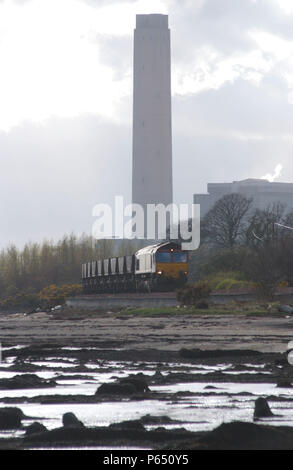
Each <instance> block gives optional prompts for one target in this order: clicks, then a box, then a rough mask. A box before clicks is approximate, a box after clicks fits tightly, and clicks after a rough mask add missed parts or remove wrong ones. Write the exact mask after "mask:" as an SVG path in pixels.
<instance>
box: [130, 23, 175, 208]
mask: <svg viewBox="0 0 293 470" xmlns="http://www.w3.org/2000/svg"><path fill="white" fill-rule="evenodd" d="M172 200H173V181H172V122H171V58H170V30H169V27H168V16H167V15H160V14H152V15H136V29H135V31H134V69H133V156H132V203H133V204H141V205H142V206H143V207H145V206H146V205H147V204H158V203H163V204H165V205H168V204H170V203H171V202H172Z"/></svg>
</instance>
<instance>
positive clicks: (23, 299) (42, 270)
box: [0, 234, 138, 309]
mask: <svg viewBox="0 0 293 470" xmlns="http://www.w3.org/2000/svg"><path fill="white" fill-rule="evenodd" d="M137 249H138V246H137V244H135V243H133V242H132V243H131V242H127V241H122V242H121V243H120V245H119V246H118V248H117V249H116V251H115V241H113V240H101V241H99V242H96V241H94V240H93V239H92V237H90V236H87V235H82V236H81V237H79V238H78V237H76V236H75V235H73V234H72V235H69V236H65V237H63V238H62V240H59V241H58V242H56V243H54V242H52V241H46V240H45V241H44V242H43V243H40V244H39V243H28V244H26V245H25V246H24V248H23V249H18V248H17V247H16V246H14V245H11V246H9V247H8V248H7V249H5V250H2V251H1V252H0V308H2V309H14V308H18V307H25V308H31V309H33V308H36V307H39V306H41V307H43V308H45V307H46V308H47V307H50V306H54V305H57V304H62V303H64V301H65V297H66V296H67V295H75V294H76V293H77V292H80V290H81V286H80V281H81V264H82V263H85V262H87V261H89V260H94V259H101V258H107V257H111V256H120V255H121V254H132V253H133V252H135V251H136V250H137Z"/></svg>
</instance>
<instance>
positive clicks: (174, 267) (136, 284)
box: [82, 242, 188, 294]
mask: <svg viewBox="0 0 293 470" xmlns="http://www.w3.org/2000/svg"><path fill="white" fill-rule="evenodd" d="M187 275H188V252H187V251H183V250H182V249H181V245H180V244H178V243H174V242H165V243H159V244H156V245H151V246H147V247H145V248H142V249H140V250H138V251H137V252H136V253H135V254H134V255H132V256H120V257H116V258H107V259H101V260H98V261H91V262H88V263H84V264H83V265H82V286H83V291H84V293H86V294H91V293H97V294H98V293H118V292H152V291H169V290H174V288H176V287H181V286H182V285H184V284H185V283H186V280H187Z"/></svg>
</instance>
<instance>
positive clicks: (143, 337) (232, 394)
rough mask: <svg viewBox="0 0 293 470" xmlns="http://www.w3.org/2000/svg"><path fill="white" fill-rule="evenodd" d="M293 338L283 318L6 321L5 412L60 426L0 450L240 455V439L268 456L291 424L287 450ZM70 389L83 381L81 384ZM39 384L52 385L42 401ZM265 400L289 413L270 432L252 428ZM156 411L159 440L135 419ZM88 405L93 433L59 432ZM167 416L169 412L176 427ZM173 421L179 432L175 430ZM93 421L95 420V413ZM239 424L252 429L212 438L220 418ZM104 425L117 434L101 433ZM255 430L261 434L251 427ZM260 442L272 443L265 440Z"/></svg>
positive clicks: (38, 316)
mask: <svg viewBox="0 0 293 470" xmlns="http://www.w3.org/2000/svg"><path fill="white" fill-rule="evenodd" d="M292 336H293V317H289V316H286V315H270V316H269V315H267V316H260V315H255V316H253V315H234V316H233V315H232V314H230V315H228V314H227V315H211V314H206V315H182V314H180V315H163V316H156V317H154V316H153V317H152V316H148V317H146V316H138V315H130V314H127V313H125V312H120V313H113V312H104V313H101V312H99V313H98V312H96V313H95V312H85V311H77V310H74V311H70V310H66V311H58V312H54V313H53V312H51V313H46V312H39V313H34V314H28V315H25V314H10V315H4V314H2V315H0V341H1V343H2V346H3V347H4V350H3V359H4V362H3V363H2V364H1V363H0V376H1V377H2V378H1V377H0V378H1V380H0V394H1V397H0V403H1V405H0V411H1V409H2V408H3V407H7V406H8V407H9V406H10V407H11V406H13V407H15V406H16V407H19V408H20V409H22V410H23V411H24V413H25V414H27V413H26V410H39V411H38V412H39V413H40V415H39V416H43V418H42V419H45V421H41V422H42V423H43V422H45V423H46V424H47V423H48V424H49V426H51V425H50V422H55V423H56V424H55V425H54V427H52V428H51V427H49V428H48V430H47V431H46V432H44V433H42V432H40V433H39V434H36V435H32V436H27V437H26V436H25V435H24V434H19V437H12V435H13V434H9V436H8V438H7V437H3V438H0V448H2V449H3V448H4V449H5V448H32V447H38V446H41V447H44V448H55V447H59V446H65V447H66V446H73V447H74V448H80V447H81V448H82V447H83V448H84V447H86V446H93V445H105V444H107V445H109V446H110V447H111V446H115V445H116V446H118V447H119V446H121V445H123V446H126V447H127V446H131V445H132V446H133V445H138V446H139V447H140V448H143V447H145V446H146V447H147V448H161V449H162V448H166V446H169V448H185V449H189V448H190V449H191V448H237V446H238V447H239V446H241V445H242V444H241V442H242V443H243V442H244V443H245V442H247V443H246V444H245V445H244V446H247V447H246V448H271V446H272V443H273V442H275V439H276V438H277V435H276V432H277V433H278V432H279V431H278V430H281V426H283V427H284V426H287V427H286V429H285V428H284V430H283V431H282V430H281V431H282V432H283V433H284V435H282V437H281V438H280V440H279V443H278V446H279V448H290V449H291V448H293V445H292V444H291V442H292V439H291V437H292V435H293V426H292V423H293V415H292V413H291V403H292V401H293V393H292V387H291V385H290V384H291V383H292V382H293V371H292V369H293V367H292V366H290V365H289V364H288V360H287V357H286V354H285V351H286V348H287V344H288V342H289V341H290V340H291V339H293V338H292ZM20 345H23V347H20ZM64 367H66V368H64ZM1 374H2V375H1ZM15 374H17V375H16V376H15ZM26 374H31V375H30V376H29V375H26ZM44 374H45V375H44ZM43 376H44V377H45V378H43V379H40V377H43ZM27 380H29V384H28V385H27V384H26V381H27ZM40 380H41V381H43V383H40ZM70 380H73V381H74V383H73V384H72V385H69V384H70ZM280 380H281V381H283V384H281V386H280V385H279V382H280ZM66 381H68V383H64V382H66ZM284 381H285V382H286V383H285V388H282V387H284ZM103 384H104V385H103ZM105 384H106V387H105ZM109 384H110V387H109ZM277 384H278V385H277ZM288 384H289V385H288ZM40 387H44V389H43V391H42V392H41V389H40ZM70 387H73V389H72V390H71V388H70ZM103 387H104V388H105V390H104V388H103ZM113 387H114V389H113ZM115 387H116V388H115ZM141 387H143V388H141ZM99 388H100V391H99ZM50 390H51V391H50ZM258 396H265V397H266V398H268V399H269V401H270V403H271V404H272V405H273V407H274V409H276V411H277V413H279V411H281V414H280V416H281V417H280V418H278V416H279V415H278V414H277V415H276V418H275V417H273V418H272V419H271V421H270V422H269V423H268V424H273V426H268V427H266V428H262V427H261V426H259V424H253V409H254V403H255V400H256V399H257V397H258ZM52 405H53V406H57V407H58V410H59V411H58V417H55V418H54V419H55V420H56V418H57V421H54V420H53V421H52V416H51V414H50V413H52V408H51V410H50V406H52ZM115 405H116V408H115V409H116V410H118V411H119V414H120V413H121V412H122V410H123V409H124V413H125V414H124V416H126V422H122V423H120V424H119V422H118V421H119V420H118V421H117V416H116V415H115V412H114V414H113V413H112V412H111V413H110V414H109V415H108V417H107V418H106V415H107V412H106V410H107V409H108V407H109V406H111V408H112V409H113V410H114V406H115ZM147 406H149V410H150V413H151V414H153V412H154V413H155V415H156V416H155V420H158V419H160V420H161V422H159V428H160V429H161V431H160V430H159V429H158V430H156V429H150V428H148V427H147V426H146V421H145V420H142V419H139V420H137V419H136V418H135V419H136V421H135V422H132V421H127V420H129V419H130V420H131V419H133V417H137V416H143V414H145V412H146V411H145V410H146V409H147V408H146V407H147ZM31 407H33V408H31ZM35 407H36V408H35ZM40 407H41V408H40ZM48 407H49V408H48ZM68 407H69V408H68ZM83 407H91V408H90V409H91V410H92V411H90V416H93V418H89V421H88V422H86V427H85V428H83V429H73V430H72V429H69V430H68V429H66V428H64V427H61V428H58V425H59V426H60V424H59V423H60V422H61V420H62V413H64V412H65V411H73V412H77V415H78V413H82V409H89V408H83ZM97 407H99V410H100V412H99V413H97V411H96V410H97ZM117 407H118V408H117ZM284 407H285V408H284ZM160 409H164V410H165V411H164V414H167V427H166V425H165V421H164V420H166V416H160V413H159V410H160ZM184 410H186V411H184ZM286 410H287V411H286ZM174 412H175V415H174V416H175V417H176V416H178V418H179V421H178V423H179V424H178V423H177V422H176V420H175V421H172V420H171V421H170V417H169V416H173V414H172V413H174ZM103 413H106V414H105V415H104V414H103ZM122 413H123V412H122ZM158 413H159V414H158ZM176 413H177V414H176ZM186 413H187V415H186ZM168 415H169V416H168ZM78 416H79V415H78ZM103 416H104V418H103ZM121 416H122V415H121ZM186 416H188V420H187V421H188V422H187V425H186V423H185V422H184V417H186ZM192 416H193V421H192V420H191V417H192ZM216 416H218V417H217V418H216ZM219 416H220V418H219ZM84 417H85V419H88V418H87V414H85V415H84ZM233 417H234V418H233ZM79 418H80V416H79ZM81 418H82V416H81ZM215 418H216V419H215ZM235 418H236V419H238V420H239V419H241V420H243V419H244V421H245V422H246V423H244V424H243V423H240V425H239V426H238V427H236V428H235V427H234V428H233V429H232V428H231V429H230V428H229V427H228V428H224V429H222V428H221V429H220V431H219V433H220V434H219V436H218V435H217V432H218V431H217V430H215V432H216V434H213V432H214V431H213V429H214V427H215V426H217V424H219V423H221V422H223V421H222V419H224V422H226V423H227V422H230V421H233V419H235ZM46 419H47V420H48V421H46ZM147 419H148V420H149V419H150V418H147ZM151 419H153V418H151ZM276 419H277V421H274V420H276ZM190 420H191V421H190ZM189 421H190V423H189ZM104 422H107V423H108V426H105V425H102V424H101V423H104ZM248 422H249V424H250V425H251V426H256V428H253V429H252V428H249V427H247V425H248ZM29 423H30V422H29ZM113 423H114V424H115V423H117V424H115V426H116V427H115V426H114V424H113ZM213 423H214V424H213ZM157 424H158V423H157ZM168 424H169V428H168ZM265 424H266V423H265ZM278 424H280V425H278ZM56 425H57V426H56ZM174 425H175V428H174V429H173V430H172V429H171V428H172V426H173V427H174ZM26 426H27V425H26V423H25V421H24V422H23V423H22V425H21V428H20V429H19V432H20V433H21V432H22V433H23V432H26ZM113 426H114V428H113ZM117 426H118V427H117ZM170 426H171V427H170ZM176 426H177V427H176ZM164 428H165V429H164ZM184 428H185V429H184ZM203 431H204V432H203ZM281 431H280V432H281ZM227 432H228V434H227ZM235 432H236V434H237V433H238V441H237V442H236V441H235V442H234V443H232V444H231V442H230V441H229V439H230V437H231V436H234V435H236V434H235ZM251 432H255V433H256V435H259V440H258V438H257V439H256V440H255V441H254V442H248V441H246V440H247V439H248V438H249V436H250V433H251ZM160 433H161V434H160ZM262 433H266V434H267V436H268V437H267V441H264V440H263V437H262ZM122 435H123V436H126V435H127V436H128V437H127V439H125V437H124V438H123V439H122V438H121V436H122ZM215 436H216V440H213V439H215ZM217 436H218V437H217ZM223 436H224V440H222V438H223ZM227 436H228V437H227ZM229 436H230V437H229ZM121 439H122V440H121ZM158 439H159V441H160V442H159V441H158ZM227 439H228V440H227ZM276 442H277V441H276ZM229 446H230V447H229ZM258 446H259V447H258ZM261 446H263V447H261ZM244 448H245V447H244Z"/></svg>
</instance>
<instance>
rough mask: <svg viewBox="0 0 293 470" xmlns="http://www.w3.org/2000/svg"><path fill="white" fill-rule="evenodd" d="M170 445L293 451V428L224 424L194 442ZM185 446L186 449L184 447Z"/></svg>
mask: <svg viewBox="0 0 293 470" xmlns="http://www.w3.org/2000/svg"><path fill="white" fill-rule="evenodd" d="M179 445H180V447H179V446H178V444H176V445H175V446H174V445H172V444H171V445H170V444H169V445H168V450H170V449H177V448H180V449H182V448H184V449H190V450H193V449H196V450H292V449H293V428H292V427H290V426H278V427H277V426H265V425H259V424H255V423H244V422H239V421H234V422H232V423H224V424H221V425H220V426H219V427H217V428H216V429H214V430H213V431H208V432H206V433H198V437H197V438H196V439H193V440H192V441H185V442H183V443H180V444H179ZM183 446H184V447H183Z"/></svg>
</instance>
